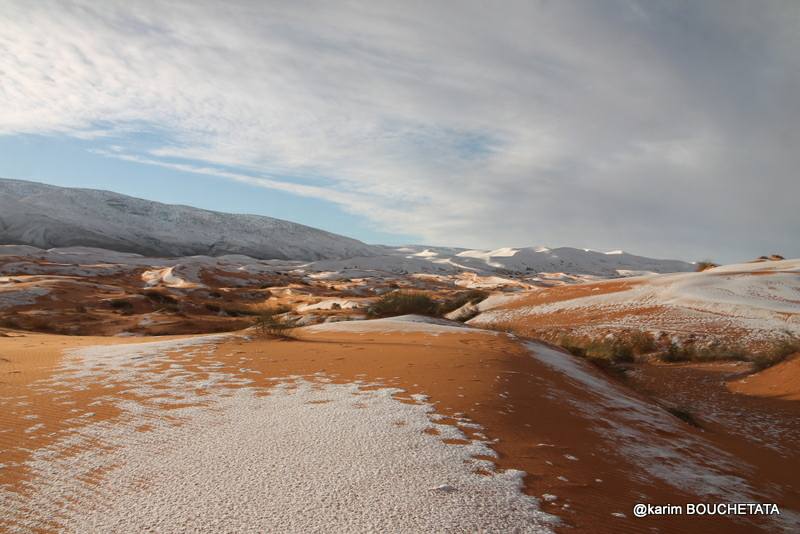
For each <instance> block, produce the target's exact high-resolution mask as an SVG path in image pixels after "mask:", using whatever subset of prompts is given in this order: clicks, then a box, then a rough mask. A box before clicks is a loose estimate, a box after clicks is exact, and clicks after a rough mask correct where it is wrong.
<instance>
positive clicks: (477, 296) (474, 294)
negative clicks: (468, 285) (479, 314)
mask: <svg viewBox="0 0 800 534" xmlns="http://www.w3.org/2000/svg"><path fill="white" fill-rule="evenodd" d="M488 296H489V293H487V292H486V291H481V290H480V289H472V290H470V291H463V292H461V293H458V294H457V295H456V296H455V297H454V298H452V299H450V300H448V301H447V302H445V303H443V304H442V305H441V306H439V315H446V314H448V313H450V312H451V311H454V310H457V309H459V308H460V307H461V306H463V305H465V304H477V303H479V302H480V301H482V300H484V299H485V298H486V297H488ZM473 317H474V315H473ZM471 318H472V317H470V319H471Z"/></svg>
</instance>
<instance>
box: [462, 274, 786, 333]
mask: <svg viewBox="0 0 800 534" xmlns="http://www.w3.org/2000/svg"><path fill="white" fill-rule="evenodd" d="M765 263H767V265H764V264H761V263H756V264H749V263H748V264H737V265H730V266H726V267H724V268H717V269H711V270H707V271H703V272H700V273H680V274H669V275H654V276H647V277H640V278H633V279H631V280H632V281H633V282H635V284H634V285H633V286H632V287H631V288H630V289H626V290H623V291H618V292H612V293H605V294H600V295H590V296H586V297H580V298H575V299H570V300H564V301H559V302H554V303H549V304H543V305H537V306H527V307H519V308H516V309H513V310H503V309H494V310H490V311H488V312H486V313H484V314H482V315H480V316H478V317H476V318H475V319H473V320H472V321H470V323H471V324H487V323H491V322H494V321H509V320H516V319H520V318H523V317H526V316H531V315H544V314H549V313H553V312H558V311H564V310H580V309H595V310H596V309H608V310H614V311H622V310H626V309H627V310H634V309H637V308H643V307H652V306H665V307H669V308H674V309H680V310H683V311H685V312H686V313H689V314H706V315H708V316H715V317H725V318H726V319H728V321H729V324H730V325H734V326H738V327H741V328H744V329H746V330H749V331H752V332H753V336H756V337H757V336H768V335H772V334H776V333H779V332H781V331H783V330H786V331H789V332H791V333H794V334H800V278H798V276H797V272H798V271H800V260H785V261H776V262H765ZM754 266H755V268H754ZM753 271H755V272H760V274H756V275H754V274H750V273H751V272H753ZM494 308H497V306H494Z"/></svg>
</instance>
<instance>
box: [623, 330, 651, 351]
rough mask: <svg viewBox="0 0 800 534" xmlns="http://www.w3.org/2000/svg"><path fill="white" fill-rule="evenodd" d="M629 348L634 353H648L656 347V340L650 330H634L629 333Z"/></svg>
mask: <svg viewBox="0 0 800 534" xmlns="http://www.w3.org/2000/svg"><path fill="white" fill-rule="evenodd" d="M628 341H629V342H630V346H631V350H633V352H634V353H635V354H650V353H651V352H654V351H655V350H656V348H657V345H656V340H655V338H654V337H653V334H651V333H650V332H642V331H641V330H636V331H634V332H631V333H630V334H629V340H628Z"/></svg>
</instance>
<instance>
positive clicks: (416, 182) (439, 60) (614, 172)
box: [0, 0, 800, 257]
mask: <svg viewBox="0 0 800 534" xmlns="http://www.w3.org/2000/svg"><path fill="white" fill-rule="evenodd" d="M798 23H800V8H798V4H797V3H793V2H778V1H772V2H765V3H763V4H759V5H755V4H752V3H750V2H718V3H714V2H704V3H702V4H699V5H695V6H678V5H677V4H672V5H669V4H653V3H647V2H645V3H638V2H619V3H613V2H608V3H602V4H601V3H596V4H592V3H581V2H574V3H573V2H546V1H542V2H524V3H518V4H517V3H503V4H501V6H500V7H499V8H498V7H497V6H489V5H488V4H486V3H478V2H476V3H470V2H452V3H450V2H420V3H413V2H385V3H384V2H363V3H357V2H350V3H339V2H337V3H332V2H320V3H312V2H291V3H277V2H276V3H250V2H242V3H240V4H232V3H227V2H226V3H212V2H209V3H202V2H187V3H179V2H144V1H143V2H102V3H98V2H53V3H50V2H45V1H41V2H35V3H31V2H22V1H20V2H16V1H13V0H11V1H9V0H6V1H4V2H3V3H2V4H0V27H2V28H3V31H2V32H0V49H2V50H3V51H4V53H3V54H2V55H0V76H1V78H0V100H1V101H2V102H3V105H2V106H0V133H4V134H8V135H13V134H19V133H40V134H53V133H59V134H68V135H74V136H79V137H83V138H93V139H95V142H96V143H97V146H98V148H99V149H100V150H105V151H106V153H108V154H111V155H113V156H114V157H126V158H129V159H135V160H137V161H146V162H149V163H151V164H158V165H162V166H173V168H176V167H174V166H175V165H180V166H183V167H181V168H182V169H183V170H187V169H189V168H191V169H193V170H195V171H199V172H204V173H214V174H217V175H219V176H222V177H226V178H229V179H232V180H238V181H247V182H248V183H251V184H253V185H257V186H261V187H269V188H275V189H280V190H283V191H288V192H292V193H295V194H298V195H301V196H312V197H315V198H324V199H327V200H330V201H332V202H335V203H337V204H339V205H340V206H342V207H343V208H344V209H346V210H348V211H352V212H355V213H359V214H362V215H366V216H368V217H370V218H372V219H373V220H374V221H375V222H376V223H378V224H380V225H381V226H382V227H383V228H384V229H387V230H389V231H398V232H402V233H405V234H416V235H418V236H420V240H424V241H429V242H437V243H445V244H461V245H470V246H494V245H500V244H531V243H539V242H544V241H546V242H547V243H550V244H572V245H578V246H591V247H594V248H617V247H619V246H623V247H626V248H630V249H633V250H636V251H640V252H643V253H650V254H660V255H683V256H690V257H697V256H698V255H712V256H713V255H728V256H729V257H730V256H745V257H746V256H747V255H752V254H754V253H756V252H759V253H765V252H771V251H773V250H774V251H783V252H785V253H794V254H797V255H800V249H798V246H800V245H798V244H797V243H796V242H795V241H796V240H795V239H793V236H794V235H797V234H798V232H800V217H797V216H796V210H795V208H794V207H793V203H794V201H793V200H791V199H792V198H793V197H794V198H797V197H798V196H799V195H800V185H798V182H800V181H798V180H797V179H796V178H795V176H796V169H797V168H800V156H798V153H797V150H796V147H797V146H800V143H798V141H800V134H798V133H797V129H796V127H795V125H796V123H797V122H798V120H799V119H800V103H798V97H797V95H798V94H800V74H798V72H800V68H798V67H800V59H798V56H797V54H796V51H797V50H798V49H800V37H798V34H797V32H796V31H795V30H796V27H797V24H798ZM137 128H155V129H157V130H158V131H159V132H162V133H163V136H164V143H163V146H160V147H157V148H155V149H153V150H151V151H150V152H149V153H144V154H142V153H136V151H135V150H134V149H133V148H132V147H126V146H125V143H124V142H122V141H120V138H122V139H124V136H122V137H120V135H119V134H120V132H125V131H135V130H136V129H137ZM110 134H113V136H111V137H113V139H111V138H109V140H108V141H107V144H106V141H105V140H104V138H103V137H104V136H105V135H110ZM111 145H121V146H116V147H115V148H112V146H111ZM187 160H188V161H187ZM219 166H225V167H226V168H231V167H232V168H234V169H238V170H237V171H236V172H231V171H220V170H218V169H219ZM287 175H288V176H295V177H297V178H298V180H297V181H296V182H295V181H287V180H285V179H277V178H274V177H275V176H287ZM266 177H269V178H266ZM310 178H313V182H314V185H308V184H307V183H305V182H306V181H307V180H308V179H310ZM792 247H794V249H792Z"/></svg>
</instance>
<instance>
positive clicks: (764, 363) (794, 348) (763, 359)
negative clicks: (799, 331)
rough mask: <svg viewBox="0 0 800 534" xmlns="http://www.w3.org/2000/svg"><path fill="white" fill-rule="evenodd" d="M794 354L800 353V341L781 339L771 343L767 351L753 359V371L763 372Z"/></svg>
mask: <svg viewBox="0 0 800 534" xmlns="http://www.w3.org/2000/svg"><path fill="white" fill-rule="evenodd" d="M795 352H800V340H798V339H781V340H779V341H775V342H773V343H772V344H771V345H770V346H769V347H768V348H767V349H765V350H764V351H763V352H761V353H760V354H757V355H756V356H755V357H754V358H753V369H754V370H756V371H763V370H764V369H767V368H769V367H772V366H773V365H776V364H779V363H780V362H782V361H783V360H785V359H786V358H787V357H789V356H790V355H792V354H794V353H795Z"/></svg>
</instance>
